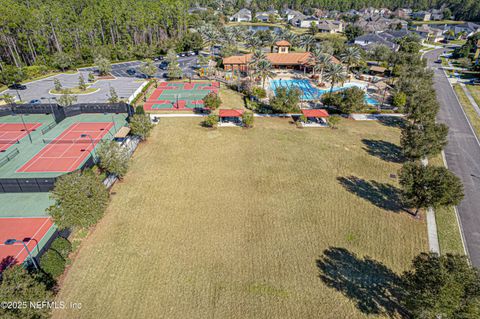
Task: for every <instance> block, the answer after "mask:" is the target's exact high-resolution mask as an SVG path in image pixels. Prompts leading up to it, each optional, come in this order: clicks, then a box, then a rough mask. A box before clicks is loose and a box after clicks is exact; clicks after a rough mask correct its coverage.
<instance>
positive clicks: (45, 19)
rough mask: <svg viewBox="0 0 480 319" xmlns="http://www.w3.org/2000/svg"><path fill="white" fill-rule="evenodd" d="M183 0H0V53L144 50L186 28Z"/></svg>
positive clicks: (45, 55)
mask: <svg viewBox="0 0 480 319" xmlns="http://www.w3.org/2000/svg"><path fill="white" fill-rule="evenodd" d="M188 7H189V3H188V1H185V0H0V19H1V20H0V21H1V23H0V58H1V60H2V61H1V62H5V63H7V64H12V65H16V66H24V65H34V64H43V65H52V64H55V63H58V62H60V63H61V64H63V65H67V64H69V61H75V62H76V63H82V62H83V63H90V62H92V61H93V59H94V57H95V56H98V55H102V56H105V57H108V58H111V59H113V60H116V59H119V60H121V59H126V58H129V57H131V56H132V55H135V56H149V55H151V54H152V52H151V51H155V50H160V49H161V48H164V47H165V43H166V42H168V41H171V39H177V38H179V37H181V36H182V35H183V34H184V33H185V32H186V30H187V18H188Z"/></svg>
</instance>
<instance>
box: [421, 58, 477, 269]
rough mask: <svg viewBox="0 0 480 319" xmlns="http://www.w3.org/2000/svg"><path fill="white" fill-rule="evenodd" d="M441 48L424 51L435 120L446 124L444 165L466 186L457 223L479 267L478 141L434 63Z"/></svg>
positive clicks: (471, 257)
mask: <svg viewBox="0 0 480 319" xmlns="http://www.w3.org/2000/svg"><path fill="white" fill-rule="evenodd" d="M443 51H444V49H437V50H433V51H430V52H428V53H426V54H425V57H426V58H427V59H428V64H429V66H430V67H431V68H432V69H433V70H434V81H435V89H436V91H437V99H438V102H439V103H440V112H439V114H438V121H439V122H441V123H445V124H447V125H448V127H449V128H450V129H449V134H448V145H447V147H446V148H445V157H446V160H447V165H448V167H449V169H450V170H452V171H453V172H454V173H455V174H456V175H457V176H458V177H460V178H461V180H462V182H463V185H464V187H465V198H464V200H463V201H462V202H461V203H460V205H459V206H458V213H459V216H460V223H461V226H462V228H463V233H464V237H465V241H466V246H467V247H466V248H467V252H468V254H469V256H470V259H471V261H472V264H473V265H474V266H475V267H477V268H480V193H479V190H480V143H479V141H478V140H477V138H476V136H475V133H474V132H473V129H472V128H471V126H470V125H469V122H468V120H467V117H466V115H465V113H464V112H463V109H462V107H461V105H460V104H459V102H458V100H457V98H456V95H455V92H454V91H453V89H452V87H451V86H450V84H449V82H448V79H447V77H446V76H445V73H444V72H443V71H442V70H441V69H440V67H441V65H440V64H436V63H433V61H434V60H436V59H437V58H438V56H439V55H440V54H441V53H443Z"/></svg>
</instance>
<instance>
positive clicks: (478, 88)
mask: <svg viewBox="0 0 480 319" xmlns="http://www.w3.org/2000/svg"><path fill="white" fill-rule="evenodd" d="M466 87H467V89H468V90H469V91H470V94H472V96H473V99H474V100H475V102H477V105H479V106H480V85H467V86H466Z"/></svg>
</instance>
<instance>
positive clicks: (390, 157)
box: [362, 139, 405, 163]
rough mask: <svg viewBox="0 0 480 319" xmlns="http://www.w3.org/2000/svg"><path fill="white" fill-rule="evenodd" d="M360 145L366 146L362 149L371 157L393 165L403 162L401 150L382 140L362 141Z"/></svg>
mask: <svg viewBox="0 0 480 319" xmlns="http://www.w3.org/2000/svg"><path fill="white" fill-rule="evenodd" d="M362 143H363V144H365V146H366V147H364V148H363V149H364V150H365V151H367V153H368V154H370V155H372V156H375V157H378V158H381V159H382V160H384V161H387V162H393V163H403V162H404V161H405V158H404V157H403V154H402V149H401V148H400V147H399V146H397V145H395V144H393V143H390V142H387V141H382V140H367V139H363V140H362Z"/></svg>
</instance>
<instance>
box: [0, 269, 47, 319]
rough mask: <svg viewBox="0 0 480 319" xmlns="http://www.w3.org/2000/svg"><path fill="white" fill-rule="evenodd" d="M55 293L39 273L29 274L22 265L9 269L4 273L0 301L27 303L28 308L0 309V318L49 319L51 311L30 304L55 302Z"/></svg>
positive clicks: (0, 286)
mask: <svg viewBox="0 0 480 319" xmlns="http://www.w3.org/2000/svg"><path fill="white" fill-rule="evenodd" d="M53 298H54V296H53V293H52V292H51V291H50V290H49V289H48V287H47V285H45V283H43V282H42V280H41V276H40V275H39V274H37V273H29V272H28V271H27V270H25V269H23V267H22V266H20V265H15V266H11V267H9V268H7V269H6V270H4V271H3V272H2V276H1V283H0V300H1V301H2V302H19V301H21V302H26V303H27V306H26V307H15V308H13V309H9V308H8V307H0V317H2V318H18V319H47V318H50V309H48V308H47V307H43V308H39V309H35V308H33V307H30V302H33V303H37V302H39V301H53Z"/></svg>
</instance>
